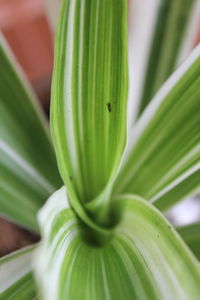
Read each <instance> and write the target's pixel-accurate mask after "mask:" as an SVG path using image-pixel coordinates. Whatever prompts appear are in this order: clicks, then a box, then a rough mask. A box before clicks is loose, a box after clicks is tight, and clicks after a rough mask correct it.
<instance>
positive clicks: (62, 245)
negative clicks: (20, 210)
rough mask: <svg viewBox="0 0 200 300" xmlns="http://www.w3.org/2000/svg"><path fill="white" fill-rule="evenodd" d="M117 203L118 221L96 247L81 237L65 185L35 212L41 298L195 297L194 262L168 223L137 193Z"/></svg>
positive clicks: (199, 282)
mask: <svg viewBox="0 0 200 300" xmlns="http://www.w3.org/2000/svg"><path fill="white" fill-rule="evenodd" d="M115 203H116V206H115V213H116V215H118V217H119V222H118V224H117V226H116V227H115V228H114V229H113V230H112V235H111V237H110V240H109V241H108V242H107V243H106V244H104V245H103V246H100V247H98V246H97V245H95V244H93V243H92V242H93V240H91V239H90V240H87V239H85V236H84V231H83V226H82V224H80V223H79V221H78V219H77V217H76V215H75V214H74V211H73V210H72V209H71V208H70V206H69V203H68V201H67V196H66V189H65V187H63V188H61V189H60V190H58V191H57V192H55V193H54V194H53V196H51V198H50V199H49V200H48V201H47V203H46V204H45V206H44V207H43V208H42V210H41V211H40V212H39V223H40V226H41V231H42V238H43V240H42V242H41V246H40V247H39V249H38V252H37V256H36V259H37V260H36V262H37V268H36V274H37V279H38V283H39V285H40V286H41V289H42V294H43V297H44V299H48V300H49V299H57V300H61V299H73V300H78V299H83V300H90V299H91V300H95V299H99V300H102V299H110V300H112V299H113V300H114V299H115V300H124V299H127V300H129V299H130V300H132V299H139V300H141V299H148V300H150V299H159V300H160V299H170V300H173V299H174V300H178V299H180V300H183V299H184V300H186V299H188V300H190V299H193V300H197V299H198V298H199V293H200V270H199V265H198V262H197V261H196V260H195V258H194V256H193V255H192V253H191V252H190V251H189V249H188V248H187V247H186V246H185V244H184V243H183V241H182V240H181V239H180V237H179V235H178V234H177V233H176V232H175V230H174V229H173V228H172V226H171V225H170V224H169V223H168V222H167V221H166V220H165V219H164V217H163V216H162V215H161V214H160V213H159V211H158V210H157V209H156V208H154V207H153V206H152V205H150V204H148V203H147V202H146V201H144V200H142V199H140V198H138V197H137V196H132V195H124V196H121V197H119V198H118V199H117V200H116V202H115ZM85 230H86V229H85ZM85 234H87V230H86V231H85Z"/></svg>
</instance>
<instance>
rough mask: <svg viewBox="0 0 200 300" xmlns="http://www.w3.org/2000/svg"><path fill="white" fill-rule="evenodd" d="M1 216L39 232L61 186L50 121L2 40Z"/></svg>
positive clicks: (0, 57) (0, 95)
mask: <svg viewBox="0 0 200 300" xmlns="http://www.w3.org/2000/svg"><path fill="white" fill-rule="evenodd" d="M0 65H1V67H0V78H1V80H0V112H1V117H0V214H3V215H5V216H6V217H8V218H10V219H12V220H14V221H15V222H17V223H19V224H21V225H24V226H26V227H28V228H30V229H33V230H37V224H36V219H35V215H36V213H37V211H38V209H39V208H40V206H41V205H42V204H43V203H44V201H45V200H46V199H47V198H48V196H49V195H50V194H51V193H52V192H53V191H54V190H55V189H56V188H58V187H59V186H60V185H61V180H60V178H59V175H58V171H57V167H56V161H55V157H54V153H53V149H52V145H51V142H50V138H49V133H48V129H47V123H46V120H45V118H44V116H43V114H42V111H41V109H40V107H39V105H38V103H37V100H36V99H35V95H34V94H33V92H32V91H31V89H30V87H29V85H28V83H27V82H26V79H25V78H24V75H23V74H22V72H21V70H20V68H19V66H18V65H17V62H16V61H15V59H14V58H13V56H12V54H11V53H10V50H9V49H8V46H7V44H6V42H5V40H4V39H3V37H2V36H0Z"/></svg>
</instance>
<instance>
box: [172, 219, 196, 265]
mask: <svg viewBox="0 0 200 300" xmlns="http://www.w3.org/2000/svg"><path fill="white" fill-rule="evenodd" d="M176 230H177V231H178V233H179V234H180V235H181V237H182V238H183V240H184V241H185V242H186V244H187V245H188V246H189V247H190V249H191V250H192V252H193V253H194V254H195V255H196V257H197V258H198V259H199V260H200V222H197V223H193V224H189V225H185V226H182V227H177V228H176Z"/></svg>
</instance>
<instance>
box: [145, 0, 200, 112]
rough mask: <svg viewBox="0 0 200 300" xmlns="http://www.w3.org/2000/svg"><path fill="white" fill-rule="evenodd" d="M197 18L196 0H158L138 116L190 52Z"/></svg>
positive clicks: (198, 9) (199, 8)
mask: <svg viewBox="0 0 200 300" xmlns="http://www.w3.org/2000/svg"><path fill="white" fill-rule="evenodd" d="M199 18H200V5H199V0H185V1H184V5H183V1H182V0H170V1H169V0H162V1H160V0H159V5H158V12H157V19H156V22H155V29H154V35H153V37H152V42H151V46H150V48H149V49H150V51H149V58H148V63H147V67H146V72H145V78H144V83H143V88H142V91H143V93H142V95H141V100H140V108H139V114H141V112H142V111H143V110H144V108H145V107H146V106H147V104H148V103H149V102H150V100H151V99H152V97H153V96H154V95H155V92H157V90H158V89H159V88H160V86H161V85H162V84H163V82H164V81H165V80H166V79H167V78H168V77H169V76H170V75H171V73H172V72H173V71H174V69H175V67H176V66H177V63H179V62H180V60H182V59H183V58H185V56H186V55H187V54H188V52H189V51H191V48H192V47H193V45H194V42H195V38H196V37H195V36H194V33H197V30H198V24H199V23H198V22H199Z"/></svg>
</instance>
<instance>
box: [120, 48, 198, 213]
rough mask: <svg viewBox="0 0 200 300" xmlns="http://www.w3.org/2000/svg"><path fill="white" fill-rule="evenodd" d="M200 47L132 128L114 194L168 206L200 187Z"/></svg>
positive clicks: (161, 206) (166, 84)
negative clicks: (135, 197)
mask: <svg viewBox="0 0 200 300" xmlns="http://www.w3.org/2000/svg"><path fill="white" fill-rule="evenodd" d="M199 74H200V46H198V47H197V48H196V49H195V50H194V51H193V52H192V54H191V55H190V56H189V58H188V60H186V61H185V63H184V64H183V65H182V66H181V67H180V68H179V69H178V70H177V71H176V72H175V73H174V74H173V75H172V76H171V77H170V78H169V79H168V81H167V82H166V83H165V84H164V85H163V87H162V88H161V89H160V90H159V92H158V93H157V95H156V96H155V98H154V99H153V100H152V102H151V103H150V105H149V106H148V108H147V109H146V111H145V112H144V113H143V115H142V116H141V118H140V119H139V121H138V122H137V124H136V127H135V130H133V133H132V136H131V139H130V144H129V149H128V150H127V152H128V154H127V157H126V160H125V162H124V165H123V168H122V170H121V172H120V174H119V177H118V179H117V183H116V185H115V193H116V194H120V193H135V194H137V195H140V196H142V197H144V198H145V199H147V200H149V201H151V202H152V203H154V204H155V205H156V206H157V207H158V208H159V209H166V208H167V207H169V206H170V205H172V204H174V203H175V202H176V201H179V200H181V199H183V198H184V197H186V196H188V195H189V194H191V193H193V192H196V191H197V190H198V189H199V188H200V163H199V162H200V114H199V110H200V75H199Z"/></svg>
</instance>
